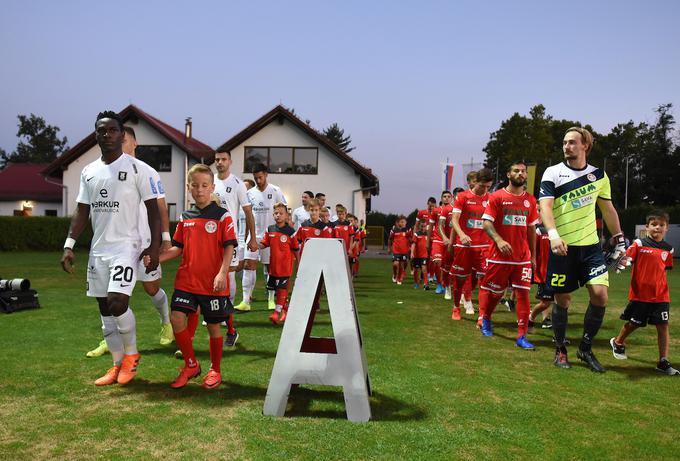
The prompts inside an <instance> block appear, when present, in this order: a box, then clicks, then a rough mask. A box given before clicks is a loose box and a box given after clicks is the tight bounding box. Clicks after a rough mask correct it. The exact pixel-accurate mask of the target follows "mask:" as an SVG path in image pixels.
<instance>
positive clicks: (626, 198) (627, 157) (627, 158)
mask: <svg viewBox="0 0 680 461" xmlns="http://www.w3.org/2000/svg"><path fill="white" fill-rule="evenodd" d="M629 159H630V156H626V195H625V196H624V199H623V209H624V210H627V209H628V160H629Z"/></svg>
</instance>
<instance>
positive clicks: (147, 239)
mask: <svg viewBox="0 0 680 461" xmlns="http://www.w3.org/2000/svg"><path fill="white" fill-rule="evenodd" d="M142 165H144V166H146V167H147V168H148V169H149V185H150V186H151V192H153V193H154V194H155V195H156V199H160V198H165V189H163V183H162V182H161V177H160V175H159V174H158V172H157V171H156V170H154V169H153V167H151V166H149V165H148V164H147V163H145V162H142ZM138 229H139V237H140V239H141V241H142V249H144V248H148V247H149V245H151V229H149V217H148V215H147V213H146V205H145V204H144V202H139V226H138Z"/></svg>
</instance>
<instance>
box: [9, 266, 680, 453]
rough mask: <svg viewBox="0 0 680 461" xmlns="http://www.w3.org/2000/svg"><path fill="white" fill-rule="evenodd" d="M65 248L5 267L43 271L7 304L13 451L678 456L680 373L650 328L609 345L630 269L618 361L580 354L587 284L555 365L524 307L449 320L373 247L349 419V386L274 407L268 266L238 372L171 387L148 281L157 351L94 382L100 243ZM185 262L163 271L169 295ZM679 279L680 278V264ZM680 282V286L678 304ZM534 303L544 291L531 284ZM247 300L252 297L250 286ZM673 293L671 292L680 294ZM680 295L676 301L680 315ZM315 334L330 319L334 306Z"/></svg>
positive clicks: (240, 324) (168, 351)
mask: <svg viewBox="0 0 680 461" xmlns="http://www.w3.org/2000/svg"><path fill="white" fill-rule="evenodd" d="M59 257H60V255H59V254H57V253H46V254H39V253H3V254H0V276H2V278H4V277H9V278H14V277H15V276H19V277H27V278H30V279H31V282H32V285H33V287H34V288H36V289H37V290H38V291H39V294H40V301H41V303H42V306H43V307H42V308H41V309H38V310H32V311H24V312H18V313H15V314H11V315H0V357H1V358H0V459H3V460H4V459H7V460H22V459H111V460H113V459H121V460H122V459H125V460H128V459H145V460H146V459H187V460H195V459H229V460H241V459H251V460H276V461H281V460H297V459H300V460H303V459H311V460H330V459H343V460H344V459H351V460H353V459H384V460H396V459H424V460H435V459H445V460H453V459H470V460H473V459H474V460H478V459H503V460H505V459H524V460H526V459H560V460H573V459H596V460H607V459H612V460H613V459H616V460H623V459H646V460H647V459H664V460H666V459H677V458H679V457H680V451H679V450H680V439H679V438H678V424H679V423H680V410H679V408H680V391H679V390H680V379H676V378H671V377H667V376H663V375H661V374H660V373H658V372H655V371H654V362H655V360H656V357H657V347H656V333H655V329H653V328H646V329H642V330H638V331H637V332H636V333H634V334H633V336H632V337H631V338H630V340H629V343H628V355H629V359H628V360H627V361H617V360H615V359H614V358H613V357H612V355H611V351H610V348H609V345H608V340H609V338H610V337H612V336H613V335H614V334H615V333H616V332H617V331H618V329H619V328H620V326H621V324H622V322H621V321H620V320H618V315H619V314H620V313H621V311H622V309H623V307H624V305H625V302H626V296H627V288H628V280H629V276H630V275H629V273H626V274H620V275H612V277H611V279H612V289H611V290H610V303H609V308H608V310H607V315H606V319H605V324H604V325H603V327H602V329H601V330H600V333H599V335H598V337H597V338H596V341H595V345H594V351H595V353H596V354H597V356H598V358H599V359H600V361H601V362H602V363H603V365H604V366H605V367H606V368H607V373H606V374H604V375H598V374H594V373H592V372H590V371H589V370H588V369H586V368H585V367H583V366H582V365H581V364H580V363H579V362H578V360H577V359H576V356H575V353H574V352H575V348H576V343H577V342H578V338H579V336H580V333H581V325H582V320H583V311H584V307H585V303H586V302H587V301H586V291H585V290H580V291H579V292H577V293H576V294H575V302H574V306H573V307H572V309H571V312H570V313H571V315H570V325H571V328H570V329H569V332H568V337H569V338H571V339H572V347H571V349H570V351H571V354H570V359H571V361H572V363H573V365H574V368H572V369H571V370H559V369H556V368H555V367H553V365H552V357H553V348H552V344H551V336H550V334H549V333H548V332H546V330H543V331H541V330H538V331H537V332H536V333H534V334H532V335H530V337H529V339H530V340H531V341H532V342H533V343H534V344H536V346H537V350H536V351H533V352H529V351H523V350H520V349H519V348H517V347H516V346H515V345H514V342H513V339H514V336H515V332H516V329H515V317H514V314H513V313H509V312H506V311H505V310H504V309H502V308H500V309H499V310H498V311H497V314H496V315H495V333H496V335H495V336H494V337H493V338H483V337H482V336H481V335H480V333H479V331H478V330H477V329H476V328H475V326H474V320H473V319H472V318H470V317H466V316H465V315H463V317H464V318H463V320H462V321H460V322H452V321H451V320H450V306H449V304H448V302H446V301H444V300H443V298H442V297H441V296H436V295H435V294H434V292H433V291H430V292H423V291H422V290H414V289H413V288H412V286H411V284H410V283H408V277H407V282H406V283H405V284H404V285H403V286H396V285H394V284H392V283H391V280H390V276H391V273H390V263H389V261H387V260H363V261H362V268H361V274H360V276H359V278H358V279H357V280H356V282H355V293H356V300H357V305H358V310H359V317H360V321H361V325H362V330H363V335H364V344H365V350H366V355H367V357H368V366H369V374H370V376H371V379H372V384H373V396H372V397H371V408H372V413H373V420H372V421H371V422H369V423H365V424H355V423H351V422H349V421H347V420H346V418H345V413H344V402H343V398H342V392H341V390H340V389H339V388H328V387H319V386H301V387H300V388H298V389H296V390H294V391H293V392H292V393H291V397H290V400H289V406H288V411H287V413H286V416H285V417H283V418H272V417H265V416H263V415H262V405H263V402H264V397H265V393H266V389H267V384H268V382H269V376H270V373H271V369H272V366H273V363H274V357H275V355H276V348H277V346H278V341H279V337H280V333H281V327H275V326H273V325H271V324H270V323H269V322H268V320H267V315H268V311H266V309H265V307H264V302H263V301H262V300H263V297H264V294H263V291H262V281H261V276H260V280H258V288H257V290H256V295H257V296H258V297H259V299H260V300H259V301H258V302H255V303H254V311H252V312H250V313H247V314H240V315H238V316H237V317H236V323H237V328H238V329H239V331H240V334H241V339H240V340H239V343H238V346H237V348H236V349H235V350H233V351H226V352H225V356H224V359H223V365H222V370H223V378H224V384H223V385H222V386H221V387H220V388H219V389H217V390H214V391H207V390H204V389H203V388H201V387H200V386H199V385H198V384H197V382H196V381H193V382H192V383H191V384H190V385H189V386H187V387H186V388H184V389H181V390H172V389H170V388H169V386H168V385H169V383H170V382H171V381H172V380H173V378H174V377H175V375H176V373H177V371H178V368H179V366H180V365H181V362H180V361H178V360H176V359H175V358H174V357H173V355H172V353H173V352H174V347H170V348H163V347H161V346H159V345H158V342H157V334H158V331H159V325H158V315H157V313H156V311H155V309H154V308H153V307H152V305H151V303H150V300H149V299H148V297H147V296H146V295H145V294H144V293H143V290H142V288H141V287H137V289H136V291H135V294H134V296H133V298H132V302H131V305H132V307H133V309H134V311H135V313H136V315H137V326H138V341H139V347H140V351H141V354H142V360H141V364H140V369H139V373H138V375H137V378H136V379H135V380H134V381H133V382H132V383H131V384H130V385H128V386H126V387H120V386H110V387H106V388H97V387H95V386H94V385H93V384H92V381H93V380H94V379H95V378H96V377H98V376H99V375H100V374H102V373H103V372H104V371H105V370H106V369H107V368H108V367H109V366H110V356H109V355H106V356H104V357H102V358H97V359H87V358H85V352H86V351H87V350H89V349H91V348H93V347H94V346H96V345H97V343H98V342H99V341H100V339H101V330H100V321H99V315H98V311H97V308H96V304H95V302H94V301H93V300H91V299H88V298H87V297H86V296H85V293H84V285H85V283H84V279H85V272H84V268H85V263H86V261H87V255H86V254H85V253H78V254H77V259H76V270H77V273H76V275H75V276H70V275H68V274H65V273H63V272H62V271H61V269H60V267H59ZM176 267H177V264H176V263H175V264H167V265H166V266H165V267H164V271H165V277H164V279H163V287H164V288H165V290H166V292H168V294H170V293H171V291H172V281H173V277H174V273H175V270H176ZM669 276H670V277H671V279H672V280H671V286H672V287H677V286H678V281H679V280H678V279H679V278H680V274H677V273H673V272H671V273H670V275H669ZM679 294H680V292H679V291H678V289H677V288H672V291H671V299H672V300H677V299H679V296H678V295H679ZM532 299H533V290H532ZM239 300H240V295H239ZM672 304H673V303H671V305H672ZM673 311H674V309H673V306H672V307H671V314H672V313H673ZM673 317H674V316H673V315H671V357H670V358H671V361H673V359H674V358H675V359H676V360H675V363H676V365H680V355H678V353H680V341H678V339H677V338H678V337H679V336H680V327H678V324H677V323H675V324H674V318H673ZM317 321H318V323H319V324H318V326H317V327H316V330H315V333H316V332H321V333H323V332H326V333H328V332H330V327H329V317H328V314H327V313H325V314H321V315H319V316H318V317H317ZM196 348H197V350H198V358H199V360H200V361H202V362H203V364H204V371H207V370H206V368H207V365H208V362H209V354H208V340H207V333H206V331H205V328H203V327H201V326H199V334H198V335H197V339H196Z"/></svg>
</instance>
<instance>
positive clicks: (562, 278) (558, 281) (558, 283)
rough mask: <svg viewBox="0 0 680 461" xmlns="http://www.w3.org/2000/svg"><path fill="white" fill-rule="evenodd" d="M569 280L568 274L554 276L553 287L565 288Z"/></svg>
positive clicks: (551, 281)
mask: <svg viewBox="0 0 680 461" xmlns="http://www.w3.org/2000/svg"><path fill="white" fill-rule="evenodd" d="M566 280H567V275H566V274H553V275H552V279H550V286H551V287H563V286H564V282H566Z"/></svg>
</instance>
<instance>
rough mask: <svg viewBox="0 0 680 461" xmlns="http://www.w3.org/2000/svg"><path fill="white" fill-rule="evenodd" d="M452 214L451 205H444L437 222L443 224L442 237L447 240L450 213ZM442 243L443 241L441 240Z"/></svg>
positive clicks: (449, 229) (449, 232)
mask: <svg viewBox="0 0 680 461" xmlns="http://www.w3.org/2000/svg"><path fill="white" fill-rule="evenodd" d="M452 212H453V205H444V206H442V208H441V211H440V212H439V222H443V224H442V228H443V229H444V234H446V235H444V236H442V237H446V238H449V237H450V236H451V213H452ZM442 241H444V239H443V238H442Z"/></svg>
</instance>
